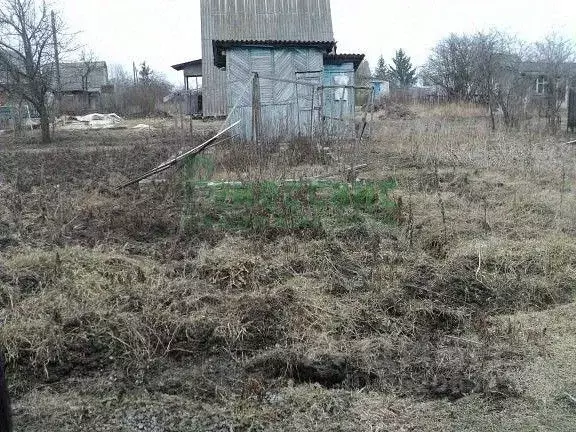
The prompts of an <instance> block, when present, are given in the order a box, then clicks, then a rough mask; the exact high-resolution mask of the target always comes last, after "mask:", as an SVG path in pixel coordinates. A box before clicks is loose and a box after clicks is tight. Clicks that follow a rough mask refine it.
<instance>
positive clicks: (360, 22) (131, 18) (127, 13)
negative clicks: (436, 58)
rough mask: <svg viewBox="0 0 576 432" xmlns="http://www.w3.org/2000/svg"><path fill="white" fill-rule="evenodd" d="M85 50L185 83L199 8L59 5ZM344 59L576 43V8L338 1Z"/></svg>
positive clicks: (187, 2) (123, 2)
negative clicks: (486, 34)
mask: <svg viewBox="0 0 576 432" xmlns="http://www.w3.org/2000/svg"><path fill="white" fill-rule="evenodd" d="M54 2H55V6H56V7H57V8H58V9H59V10H60V12H61V13H62V15H63V18H64V19H65V21H66V23H67V24H68V26H69V27H70V28H71V30H73V31H80V32H81V34H80V39H81V42H82V43H84V44H85V45H86V46H87V48H89V49H91V50H92V51H94V53H95V54H96V56H97V57H98V59H100V60H104V61H106V62H108V65H109V66H110V65H113V64H122V65H125V66H126V67H129V65H131V64H132V62H133V61H135V62H137V63H141V62H142V61H144V60H146V61H147V62H148V63H149V64H150V65H151V66H152V68H153V69H154V70H155V71H158V72H161V73H163V74H164V75H165V76H166V77H167V78H168V79H170V81H172V82H174V83H180V81H181V77H180V74H178V73H177V72H175V71H173V70H172V69H171V68H170V66H171V65H173V64H177V63H182V62H185V61H188V60H193V59H197V58H200V57H201V52H200V0H156V1H151V0H99V1H85V0H54ZM332 18H333V22H334V33H335V37H336V40H337V41H338V52H340V53H343V52H352V53H365V54H366V55H367V58H368V60H369V61H370V64H371V66H372V67H374V65H375V63H376V61H377V59H378V57H379V56H380V54H383V55H384V57H386V59H387V61H390V59H391V57H392V56H393V55H394V52H395V50H396V49H398V48H403V49H404V50H405V51H406V52H407V53H408V55H410V56H411V57H412V60H413V63H414V65H415V66H418V65H421V64H422V63H424V61H425V60H426V58H427V56H428V53H429V52H430V49H431V48H432V47H433V46H434V45H435V43H436V42H437V41H438V40H440V39H442V38H443V37H445V36H447V35H448V34H449V33H450V32H457V33H461V32H473V31H476V30H487V29H490V28H498V29H501V30H506V31H508V32H510V33H512V34H515V35H517V36H519V37H521V38H522V39H525V40H527V41H535V40H538V39H541V38H542V37H544V36H545V35H546V34H548V33H550V32H552V31H555V32H557V33H560V34H563V35H565V36H567V37H570V38H572V39H573V40H575V41H576V2H575V1H574V0H547V1H545V2H529V1H526V0H482V1H479V0H408V1H407V0H332Z"/></svg>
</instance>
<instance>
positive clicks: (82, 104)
mask: <svg viewBox="0 0 576 432" xmlns="http://www.w3.org/2000/svg"><path fill="white" fill-rule="evenodd" d="M60 82H61V92H62V101H61V111H62V112H64V113H69V114H84V113H86V112H89V111H92V112H93V111H98V110H99V109H100V108H101V106H102V95H103V94H106V93H110V92H112V90H113V87H112V86H110V84H109V81H108V66H107V65H106V62H103V61H99V62H76V63H62V64H60ZM57 87H58V86H57V84H56V83H54V91H57V90H58V89H57Z"/></svg>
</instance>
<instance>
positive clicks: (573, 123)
mask: <svg viewBox="0 0 576 432" xmlns="http://www.w3.org/2000/svg"><path fill="white" fill-rule="evenodd" d="M567 123H568V131H570V132H576V89H570V90H569V91H568V122H567Z"/></svg>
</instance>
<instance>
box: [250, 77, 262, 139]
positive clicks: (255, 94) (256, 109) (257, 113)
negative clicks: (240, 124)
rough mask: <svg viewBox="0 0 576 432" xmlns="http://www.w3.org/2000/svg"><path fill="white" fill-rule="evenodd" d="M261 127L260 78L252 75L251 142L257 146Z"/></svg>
mask: <svg viewBox="0 0 576 432" xmlns="http://www.w3.org/2000/svg"><path fill="white" fill-rule="evenodd" d="M261 125H262V110H261V103H260V77H259V75H258V73H257V72H255V73H254V78H253V80H252V141H253V142H254V143H255V144H258V140H259V139H260V133H261Z"/></svg>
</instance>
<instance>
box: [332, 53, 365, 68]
mask: <svg viewBox="0 0 576 432" xmlns="http://www.w3.org/2000/svg"><path fill="white" fill-rule="evenodd" d="M365 57H366V56H365V55H364V54H325V55H324V63H325V64H334V65H340V64H344V63H353V64H354V70H357V69H358V67H359V66H360V63H362V61H363V60H364V58H365Z"/></svg>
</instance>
